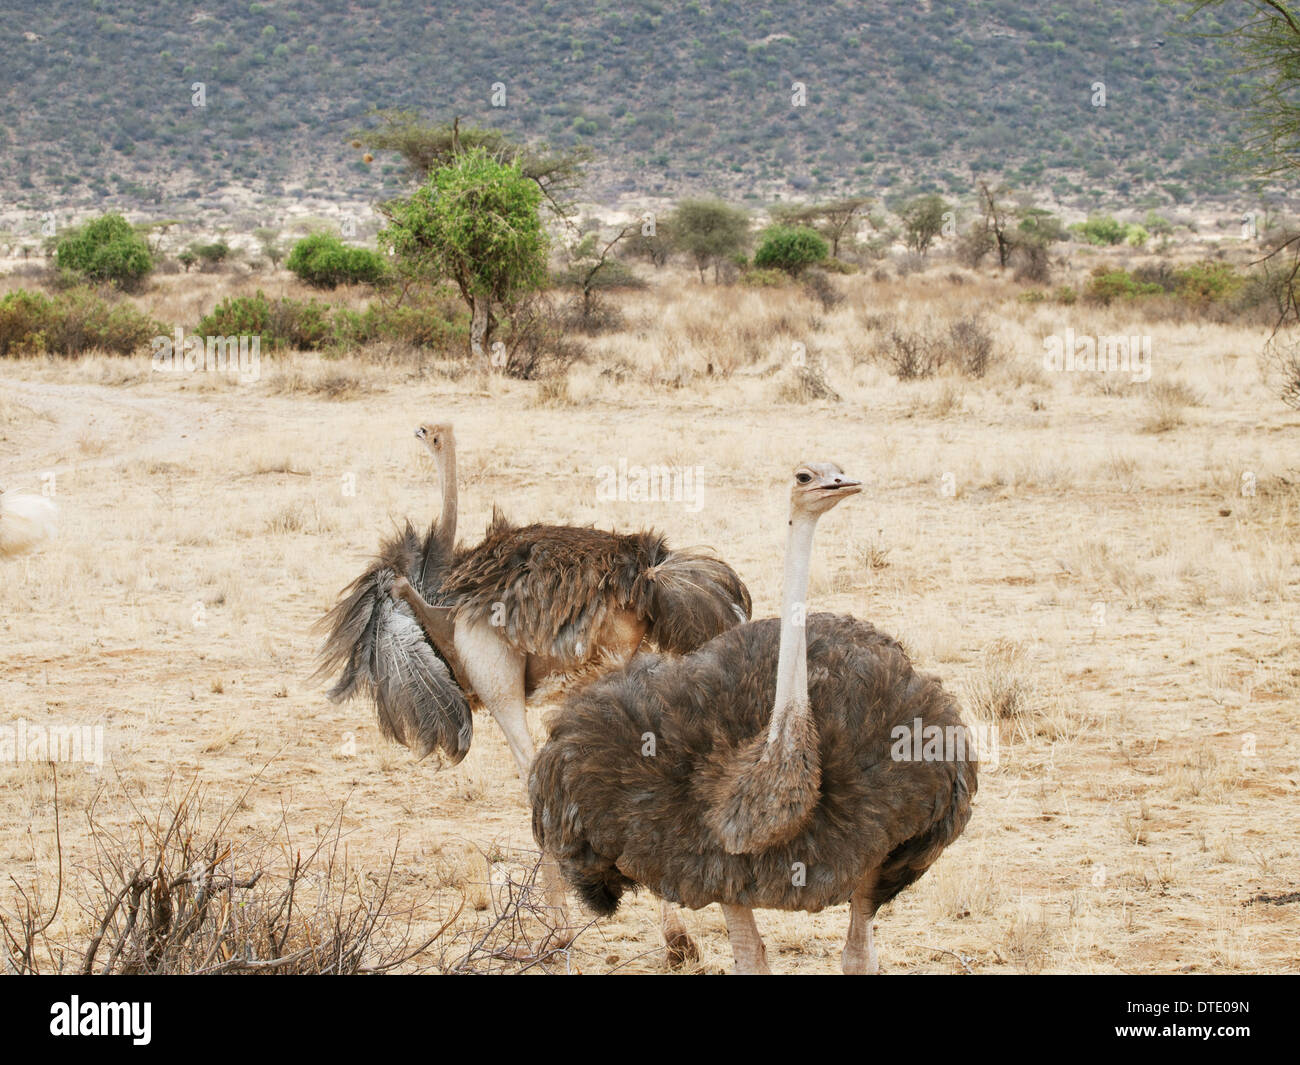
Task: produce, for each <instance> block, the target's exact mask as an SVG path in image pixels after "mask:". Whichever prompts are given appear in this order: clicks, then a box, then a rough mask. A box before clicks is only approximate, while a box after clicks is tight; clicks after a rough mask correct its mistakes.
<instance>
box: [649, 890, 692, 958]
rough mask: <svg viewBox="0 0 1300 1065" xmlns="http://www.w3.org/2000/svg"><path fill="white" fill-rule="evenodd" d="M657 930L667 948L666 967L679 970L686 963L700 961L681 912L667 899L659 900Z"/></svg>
mask: <svg viewBox="0 0 1300 1065" xmlns="http://www.w3.org/2000/svg"><path fill="white" fill-rule="evenodd" d="M659 930H660V931H661V932H663V934H664V943H665V944H666V945H667V947H668V967H669V968H670V969H680V968H681V967H682V966H683V965H685V964H686V963H687V962H691V961H699V960H700V948H699V947H697V946H696V945H695V940H693V939H692V938H691V934H690V933H689V932H688V931H686V922H684V921H683V920H682V915H681V911H680V910H678V909H677V907H676V906H674V905H673V904H672V903H671V902H669V901H668V900H667V899H660V900H659Z"/></svg>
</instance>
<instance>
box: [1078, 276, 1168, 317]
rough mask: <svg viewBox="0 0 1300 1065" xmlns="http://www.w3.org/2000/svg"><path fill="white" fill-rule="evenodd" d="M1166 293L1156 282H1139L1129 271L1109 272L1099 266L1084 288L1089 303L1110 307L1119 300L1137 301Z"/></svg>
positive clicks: (1085, 297) (1084, 296) (1084, 294)
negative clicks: (1143, 297)
mask: <svg viewBox="0 0 1300 1065" xmlns="http://www.w3.org/2000/svg"><path fill="white" fill-rule="evenodd" d="M1163 292H1164V288H1163V287H1161V285H1160V284H1159V283H1158V282H1155V281H1139V280H1138V279H1137V278H1135V277H1134V276H1133V275H1132V274H1130V273H1129V272H1128V271H1127V270H1107V269H1106V268H1105V267H1103V266H1099V267H1098V268H1097V269H1096V270H1094V271H1093V274H1092V277H1091V278H1089V279H1088V283H1087V284H1086V285H1085V286H1084V288H1083V298H1084V299H1085V300H1087V301H1088V302H1089V303H1100V304H1101V305H1102V306H1103V307H1104V306H1109V305H1110V304H1111V303H1113V302H1114V301H1115V300H1118V299H1135V298H1137V297H1138V296H1154V295H1159V294H1160V293H1163Z"/></svg>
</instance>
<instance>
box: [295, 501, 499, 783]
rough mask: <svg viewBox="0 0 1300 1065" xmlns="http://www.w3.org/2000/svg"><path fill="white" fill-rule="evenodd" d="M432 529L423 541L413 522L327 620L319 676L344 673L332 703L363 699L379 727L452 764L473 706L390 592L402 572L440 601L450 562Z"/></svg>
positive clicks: (461, 753)
mask: <svg viewBox="0 0 1300 1065" xmlns="http://www.w3.org/2000/svg"><path fill="white" fill-rule="evenodd" d="M437 531H438V530H437V526H436V525H434V526H433V527H432V528H431V529H430V530H429V533H428V534H427V536H426V537H425V538H424V539H423V540H421V538H420V536H419V535H418V534H417V533H416V531H415V529H414V528H413V527H412V526H411V523H410V522H407V523H406V527H405V528H404V529H402V530H401V531H400V532H399V533H398V534H397V535H396V536H395V537H393V538H392V539H390V540H389V541H388V542H387V543H385V544H384V545H383V547H382V548H381V549H380V554H379V557H378V558H377V559H376V560H375V561H374V562H373V563H371V565H370V566H369V568H367V570H366V571H365V572H364V573H363V574H362V575H361V576H360V577H358V578H357V579H356V580H355V581H353V582H352V584H350V585H349V586H348V587H347V588H346V589H345V590H344V592H343V595H342V597H341V598H340V600H339V602H338V604H337V605H336V606H335V607H334V608H333V609H332V610H331V611H330V612H329V613H328V614H327V615H326V616H325V617H324V618H322V619H321V621H320V623H319V625H318V629H319V630H321V631H324V633H325V643H324V646H323V647H322V649H321V654H320V661H321V665H320V668H319V669H318V670H317V672H316V677H317V678H321V677H325V676H329V675H332V674H334V673H335V672H336V671H337V672H338V673H339V679H338V681H337V683H335V685H334V687H333V688H331V689H330V691H329V693H328V694H329V697H330V698H331V699H333V700H334V701H335V702H342V701H344V700H346V699H350V698H352V697H354V696H356V695H358V694H364V695H366V696H367V697H369V698H370V699H371V700H372V701H373V702H374V704H375V710H376V713H377V714H378V717H379V729H380V732H382V733H383V734H384V735H385V736H387V737H388V738H389V739H393V740H396V741H397V742H398V743H400V744H402V745H403V746H405V747H408V748H410V749H411V750H412V751H413V752H414V753H415V754H416V755H417V756H418V757H420V758H423V757H425V756H426V755H429V754H432V753H434V752H440V753H441V754H442V755H444V756H446V758H447V759H448V761H450V763H451V764H452V765H455V764H456V763H457V762H459V761H460V760H461V759H462V758H464V757H465V754H466V752H468V751H469V746H470V741H471V739H472V738H473V733H474V725H473V718H472V716H471V714H470V707H469V700H468V699H467V698H466V695H465V693H464V692H463V691H462V690H461V688H460V687H459V686H458V685H457V684H456V681H455V679H454V678H453V677H452V675H451V673H450V671H449V670H448V668H447V664H446V663H445V662H444V661H443V660H442V658H441V657H440V656H439V655H438V653H437V652H436V651H435V650H434V648H433V647H432V646H431V645H430V644H429V642H428V640H426V639H425V636H424V632H423V630H422V629H421V628H420V625H419V623H418V622H417V621H416V620H415V617H414V615H413V614H412V613H411V610H410V608H409V607H408V606H407V605H406V604H405V603H397V602H395V601H394V600H393V598H392V596H391V595H390V594H389V589H390V588H391V587H392V583H393V575H394V574H395V573H401V574H403V575H404V576H405V577H406V579H407V580H409V581H410V582H411V584H412V585H413V586H414V587H415V588H417V589H419V590H420V593H421V595H423V596H425V597H426V598H428V599H431V600H436V599H438V597H439V586H440V584H441V582H442V578H443V575H444V574H445V572H446V568H447V564H448V560H447V559H445V558H444V557H443V552H442V548H441V546H440V541H439V540H438V536H437Z"/></svg>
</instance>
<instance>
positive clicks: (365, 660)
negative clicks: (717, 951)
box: [319, 425, 751, 964]
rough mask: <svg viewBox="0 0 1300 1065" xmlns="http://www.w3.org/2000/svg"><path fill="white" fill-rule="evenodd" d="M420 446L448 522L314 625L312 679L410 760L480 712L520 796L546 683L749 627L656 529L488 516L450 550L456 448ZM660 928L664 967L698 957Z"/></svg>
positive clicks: (725, 573)
mask: <svg viewBox="0 0 1300 1065" xmlns="http://www.w3.org/2000/svg"><path fill="white" fill-rule="evenodd" d="M416 436H417V437H419V438H420V439H421V440H422V441H423V442H424V444H425V446H426V447H428V448H429V450H430V451H431V452H432V454H433V457H434V460H435V462H436V463H437V464H438V469H439V474H440V477H441V480H442V493H443V499H442V518H441V520H440V521H439V522H435V523H434V524H433V525H432V526H431V527H430V529H429V531H428V532H427V533H426V534H425V536H424V537H423V539H421V538H420V536H419V535H418V534H417V533H416V532H415V530H414V528H413V527H412V526H411V525H410V524H409V523H407V525H406V527H405V528H404V529H403V530H402V531H401V532H400V533H399V534H398V535H397V536H396V537H394V538H393V539H392V540H390V541H389V542H387V543H386V544H385V545H384V546H383V547H382V548H381V551H380V554H379V557H378V558H377V559H376V560H375V562H374V563H372V565H371V566H370V567H369V568H368V569H367V570H366V572H365V573H363V574H362V575H361V576H360V577H359V578H358V579H357V580H356V581H354V582H353V583H352V584H351V585H350V586H349V587H348V588H347V589H345V591H344V593H343V595H342V597H341V599H340V601H339V603H338V604H337V605H336V606H335V607H334V608H333V610H331V611H330V613H329V614H328V615H327V616H326V617H325V618H324V619H323V621H322V626H323V628H324V630H325V633H326V639H325V644H324V648H323V651H322V654H321V663H322V664H321V669H320V671H319V672H320V674H322V675H324V674H333V673H335V672H339V673H340V677H339V680H338V682H337V683H336V684H335V685H334V687H333V688H332V689H331V691H330V693H329V694H330V696H331V698H333V699H335V700H342V699H346V698H350V697H351V696H353V695H357V694H365V695H368V696H369V697H370V698H371V699H372V700H373V702H374V703H375V706H376V710H377V712H378V716H379V724H380V728H381V730H382V731H383V733H384V734H385V735H387V736H389V737H390V738H392V739H394V740H396V741H398V742H399V743H402V744H404V745H405V746H407V747H409V748H410V749H411V750H413V751H414V752H415V753H416V754H417V755H419V756H420V757H424V756H425V755H427V754H431V753H435V752H436V753H437V754H438V755H439V756H441V757H444V758H446V759H447V760H448V761H449V762H450V763H451V764H453V765H454V764H455V763H457V762H459V761H460V760H461V759H462V758H464V757H465V754H466V753H467V752H468V751H469V746H470V742H471V740H472V737H473V719H472V716H471V708H472V707H474V706H478V705H482V706H484V707H486V708H487V710H488V712H489V713H490V714H491V715H492V717H493V718H494V719H495V720H496V722H497V724H498V725H499V726H500V727H501V730H502V732H504V733H505V737H506V742H507V744H508V745H509V747H510V753H511V755H512V756H513V757H514V760H515V764H516V766H517V768H518V771H519V776H520V780H521V782H523V784H524V787H525V789H526V788H527V779H528V770H529V767H530V765H531V763H532V759H533V755H534V746H533V742H532V737H531V736H530V734H529V731H528V722H527V718H526V708H527V698H528V696H529V695H531V694H533V693H534V692H535V691H537V690H538V689H539V688H540V687H541V685H542V684H543V683H544V682H546V681H549V680H553V679H564V678H577V677H583V676H584V675H591V674H594V673H597V672H599V671H600V670H602V669H607V668H612V667H613V666H615V665H617V664H619V663H621V662H623V661H626V660H627V659H629V658H630V657H631V656H632V655H633V654H635V653H636V651H637V650H638V649H639V648H640V647H641V645H642V643H643V642H645V641H649V642H651V643H653V644H654V645H655V646H656V647H657V648H658V649H659V650H660V651H663V652H669V653H686V652H689V651H693V650H695V649H696V648H698V647H700V646H701V645H703V644H704V643H706V642H707V641H708V640H710V639H712V638H713V637H714V636H716V635H718V634H719V633H721V632H724V631H726V630H727V629H729V628H731V627H733V626H735V625H737V624H740V623H741V622H743V621H746V620H747V619H748V618H749V616H750V609H751V602H750V596H749V591H748V590H747V589H746V587H745V585H744V583H743V582H742V581H741V579H740V577H739V576H737V574H736V572H735V571H734V570H733V569H732V568H731V567H730V566H728V565H727V564H726V563H725V562H722V561H721V560H719V559H717V558H714V557H713V556H711V555H709V554H706V553H701V552H697V551H676V550H671V549H670V548H669V547H668V544H667V542H666V541H665V539H664V538H663V537H662V536H660V535H659V534H658V533H655V532H653V531H640V532H634V533H627V534H620V533H614V532H606V531H604V530H601V529H594V528H586V527H575V526H565V525H526V526H522V527H520V526H515V525H512V524H511V523H510V522H508V521H507V520H506V519H505V518H504V517H503V516H502V514H501V513H500V512H499V511H497V512H495V513H494V515H493V520H492V524H491V526H490V527H489V529H488V531H487V535H486V536H485V538H484V539H483V541H482V542H481V543H480V544H478V545H477V546H474V547H460V548H455V547H454V546H453V544H454V540H455V520H456V513H457V503H456V478H455V469H456V465H455V463H456V459H455V437H454V435H453V433H452V430H451V426H449V425H435V426H422V427H421V428H420V429H418V430H417V431H416ZM544 865H545V868H544V883H545V886H546V890H547V898H548V904H549V905H550V906H552V907H553V908H554V910H555V913H556V916H557V922H556V929H555V931H554V933H553V934H552V936H551V944H552V945H563V944H565V943H567V942H568V941H569V940H571V938H572V934H573V932H572V929H571V927H570V925H569V920H568V911H567V906H566V904H565V899H564V884H563V879H562V877H561V876H560V874H559V871H558V868H557V867H555V865H554V863H553V862H552V861H550V860H549V859H548V860H545V862H544ZM661 921H662V925H663V931H664V937H665V940H666V941H667V943H668V949H669V960H670V962H671V963H674V964H676V963H680V962H681V961H684V960H686V959H690V958H694V957H698V952H697V950H696V947H695V944H694V943H693V942H692V941H691V939H690V936H689V935H688V934H687V932H686V928H685V925H684V924H683V923H682V921H681V918H680V916H679V915H678V914H677V913H676V912H674V911H673V910H671V909H670V908H668V907H663V908H662V910H661Z"/></svg>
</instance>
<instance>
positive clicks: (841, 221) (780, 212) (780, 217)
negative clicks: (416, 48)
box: [772, 196, 871, 259]
mask: <svg viewBox="0 0 1300 1065" xmlns="http://www.w3.org/2000/svg"><path fill="white" fill-rule="evenodd" d="M870 204H871V199H870V197H867V196H846V197H844V198H843V199H839V200H831V201H829V202H827V203H814V204H807V205H800V206H794V207H791V206H784V205H782V206H776V207H773V208H772V219H773V221H776V222H781V223H784V224H786V225H790V226H807V227H809V228H810V229H815V230H816V231H817V232H818V233H820V234H821V235H822V236H823V237H825V238H826V239H827V240H828V241H829V242H830V246H831V258H833V259H838V258H839V257H840V241H842V240H843V239H844V238H845V237H846V236H847V235H848V232H849V227H850V226H851V225H852V224H853V222H854V220H855V219H857V218H859V217H861V216H863V215H864V214H865V212H866V209H867V208H868V207H869V206H870Z"/></svg>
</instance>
